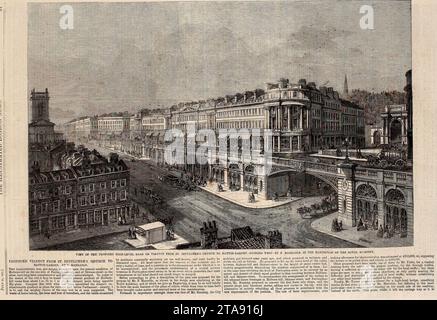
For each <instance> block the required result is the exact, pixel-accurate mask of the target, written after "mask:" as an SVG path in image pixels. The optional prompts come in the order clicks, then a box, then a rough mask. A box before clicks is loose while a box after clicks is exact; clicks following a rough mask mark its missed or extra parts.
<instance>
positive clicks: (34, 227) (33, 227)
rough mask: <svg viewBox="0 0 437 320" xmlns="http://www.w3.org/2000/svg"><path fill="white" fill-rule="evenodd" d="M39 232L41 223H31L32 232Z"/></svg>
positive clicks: (34, 221)
mask: <svg viewBox="0 0 437 320" xmlns="http://www.w3.org/2000/svg"><path fill="white" fill-rule="evenodd" d="M38 231H39V221H38V220H32V221H30V232H31V233H37V232H38Z"/></svg>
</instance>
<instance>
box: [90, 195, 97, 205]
mask: <svg viewBox="0 0 437 320" xmlns="http://www.w3.org/2000/svg"><path fill="white" fill-rule="evenodd" d="M90 204H91V205H93V204H96V195H94V194H93V195H91V196H90Z"/></svg>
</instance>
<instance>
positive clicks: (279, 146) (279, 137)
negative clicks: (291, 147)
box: [278, 135, 281, 152]
mask: <svg viewBox="0 0 437 320" xmlns="http://www.w3.org/2000/svg"><path fill="white" fill-rule="evenodd" d="M278 152H281V136H280V135H279V136H278Z"/></svg>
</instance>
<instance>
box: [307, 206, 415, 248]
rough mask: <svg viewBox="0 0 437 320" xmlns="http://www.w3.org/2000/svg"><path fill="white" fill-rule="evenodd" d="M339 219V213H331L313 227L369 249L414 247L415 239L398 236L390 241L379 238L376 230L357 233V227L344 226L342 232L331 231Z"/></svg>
mask: <svg viewBox="0 0 437 320" xmlns="http://www.w3.org/2000/svg"><path fill="white" fill-rule="evenodd" d="M336 217H337V212H334V213H331V214H329V215H327V216H324V217H322V218H320V219H317V220H315V221H313V222H312V223H311V227H312V228H313V229H314V230H317V231H319V232H322V233H326V234H329V235H331V236H333V237H336V238H339V239H342V240H346V241H349V242H352V243H355V244H357V245H359V246H363V247H369V248H382V247H407V246H412V245H413V237H411V236H408V237H406V238H400V237H399V235H396V236H394V237H392V238H389V239H383V238H378V237H377V236H376V230H367V231H357V228H355V227H348V226H343V228H344V230H343V231H340V232H333V231H331V224H332V220H333V219H334V218H336Z"/></svg>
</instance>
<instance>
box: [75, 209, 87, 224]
mask: <svg viewBox="0 0 437 320" xmlns="http://www.w3.org/2000/svg"><path fill="white" fill-rule="evenodd" d="M77 220H78V223H79V224H81V225H82V224H86V213H85V212H81V213H79V214H78V216H77Z"/></svg>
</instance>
